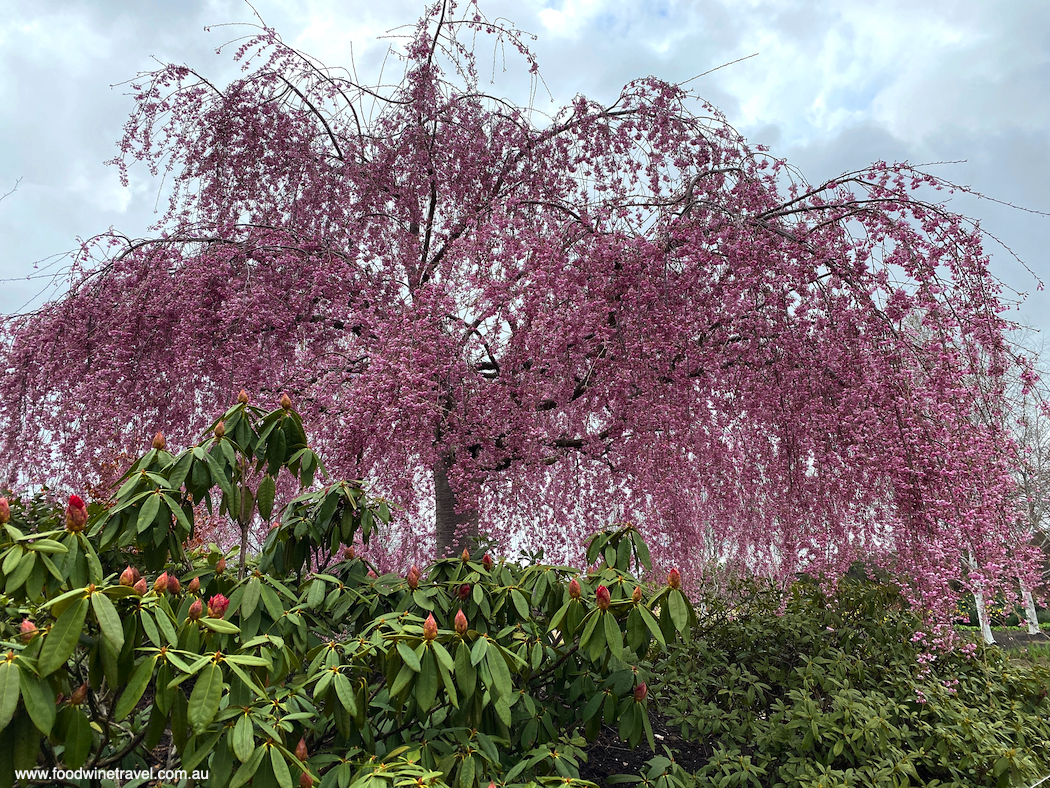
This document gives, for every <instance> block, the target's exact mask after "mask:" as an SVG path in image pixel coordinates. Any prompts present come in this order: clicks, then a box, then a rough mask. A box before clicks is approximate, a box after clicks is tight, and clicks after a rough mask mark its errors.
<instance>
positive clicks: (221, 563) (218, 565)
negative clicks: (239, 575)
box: [215, 558, 226, 575]
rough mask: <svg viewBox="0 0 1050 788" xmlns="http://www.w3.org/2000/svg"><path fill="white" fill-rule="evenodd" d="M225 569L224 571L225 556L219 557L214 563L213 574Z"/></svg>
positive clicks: (218, 573)
mask: <svg viewBox="0 0 1050 788" xmlns="http://www.w3.org/2000/svg"><path fill="white" fill-rule="evenodd" d="M225 571H226V559H225V558H220V559H219V560H218V562H217V563H216V564H215V574H217V575H221V574H222V573H223V572H225Z"/></svg>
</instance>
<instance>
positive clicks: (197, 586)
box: [186, 577, 201, 594]
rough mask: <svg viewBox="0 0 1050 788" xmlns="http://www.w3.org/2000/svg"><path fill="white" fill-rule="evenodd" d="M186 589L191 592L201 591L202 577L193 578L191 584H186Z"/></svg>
mask: <svg viewBox="0 0 1050 788" xmlns="http://www.w3.org/2000/svg"><path fill="white" fill-rule="evenodd" d="M186 590H187V591H189V592H190V593H191V594H196V593H199V592H200V590H201V580H200V578H199V577H195V578H193V579H192V580H191V581H190V582H189V585H187V586H186Z"/></svg>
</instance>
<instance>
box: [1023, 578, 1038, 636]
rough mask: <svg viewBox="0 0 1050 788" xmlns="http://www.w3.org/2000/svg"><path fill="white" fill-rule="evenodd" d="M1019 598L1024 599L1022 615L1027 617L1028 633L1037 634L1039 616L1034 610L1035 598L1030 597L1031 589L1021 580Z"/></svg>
mask: <svg viewBox="0 0 1050 788" xmlns="http://www.w3.org/2000/svg"><path fill="white" fill-rule="evenodd" d="M1021 598H1022V599H1023V600H1024V616H1025V618H1027V619H1028V634H1029V635H1038V634H1039V616H1038V614H1037V613H1036V612H1035V599H1033V598H1032V590H1031V589H1030V588H1029V587H1028V586H1026V585H1025V584H1024V581H1022V582H1021Z"/></svg>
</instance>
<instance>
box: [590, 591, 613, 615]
mask: <svg viewBox="0 0 1050 788" xmlns="http://www.w3.org/2000/svg"><path fill="white" fill-rule="evenodd" d="M594 596H595V599H596V600H597V602H598V609H599V610H608V609H609V605H611V604H612V596H610V594H609V589H608V588H606V587H605V586H598V588H597V590H595V592H594Z"/></svg>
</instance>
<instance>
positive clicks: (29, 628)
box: [18, 618, 37, 643]
mask: <svg viewBox="0 0 1050 788" xmlns="http://www.w3.org/2000/svg"><path fill="white" fill-rule="evenodd" d="M18 631H19V632H21V633H22V642H23V643H28V642H29V641H30V640H32V639H33V635H35V634H36V633H37V628H36V624H34V623H33V622H32V621H30V620H29V619H28V618H26V619H23V620H22V623H21V624H20V625H19V626H18Z"/></svg>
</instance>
